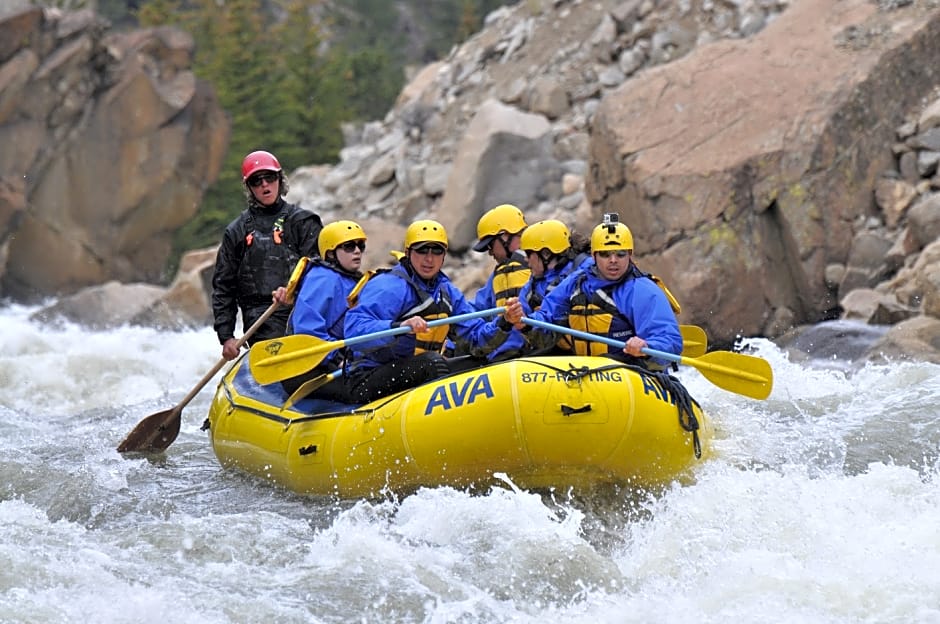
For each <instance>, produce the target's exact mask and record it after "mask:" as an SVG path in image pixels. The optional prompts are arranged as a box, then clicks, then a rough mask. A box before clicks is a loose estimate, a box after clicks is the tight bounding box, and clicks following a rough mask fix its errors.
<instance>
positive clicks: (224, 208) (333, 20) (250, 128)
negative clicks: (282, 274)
mask: <svg viewBox="0 0 940 624" xmlns="http://www.w3.org/2000/svg"><path fill="white" fill-rule="evenodd" d="M46 1H47V2H56V1H57V2H83V1H84V0H46ZM513 3H514V2H513V0H98V8H99V10H100V11H101V12H102V13H103V14H104V15H105V16H106V17H109V18H110V19H112V20H115V21H117V22H120V23H121V24H126V23H127V21H128V16H131V21H132V20H133V18H134V17H136V19H137V20H138V23H139V25H140V26H156V25H164V24H170V25H175V26H178V27H180V28H182V29H184V30H186V31H188V32H190V33H191V34H192V36H193V38H194V40H195V42H196V54H195V59H194V65H193V69H194V72H195V73H196V75H197V76H199V77H200V78H202V79H204V80H206V81H208V82H210V83H211V84H212V85H213V88H214V89H215V91H216V93H217V94H218V97H219V100H220V102H221V104H222V107H223V108H224V109H225V111H226V112H227V113H228V115H229V117H230V120H231V122H232V134H231V140H230V144H229V150H228V154H227V156H226V158H225V162H224V165H223V169H222V171H221V173H220V175H219V179H218V181H217V182H216V183H215V184H214V185H212V187H210V188H209V189H208V190H207V192H206V195H205V196H204V198H203V204H202V205H201V206H200V209H199V212H198V213H197V215H196V216H195V217H194V218H193V220H192V221H191V222H190V223H189V224H187V225H186V226H185V227H184V228H183V229H182V230H181V231H180V232H179V233H178V235H177V238H176V245H175V247H176V251H177V253H179V252H183V251H185V250H188V249H193V248H197V247H204V246H208V245H212V244H215V243H217V242H218V240H219V238H220V236H221V232H222V230H223V229H224V227H225V226H226V225H227V224H228V223H229V222H230V221H231V220H232V219H234V218H235V217H236V216H237V215H238V213H239V212H240V211H241V210H242V209H244V206H245V195H244V193H245V190H244V185H243V184H242V181H241V171H240V166H241V160H242V158H243V157H244V155H245V154H247V153H248V152H250V151H253V150H256V149H265V150H268V151H271V152H273V153H274V154H275V155H277V157H278V159H279V160H280V161H281V164H282V165H283V166H284V167H285V169H286V170H287V171H288V172H290V171H291V170H292V169H294V168H296V167H299V166H302V165H307V164H311V163H319V162H335V161H336V159H337V157H338V154H339V150H340V149H341V148H342V147H343V145H342V132H341V124H342V123H343V122H346V121H368V120H372V119H381V118H383V117H384V116H385V114H386V113H387V112H388V110H389V109H390V108H391V106H392V105H393V103H394V101H395V98H396V97H397V96H398V93H399V92H400V91H401V88H402V86H403V84H404V68H405V67H406V66H407V65H410V64H423V63H427V62H430V61H433V60H437V59H439V58H442V57H443V56H445V55H446V54H447V53H448V52H449V51H450V49H451V47H452V46H453V45H454V44H455V43H459V42H461V41H463V40H465V39H466V38H468V37H469V36H471V35H472V34H473V33H474V32H476V31H477V30H478V29H479V28H480V26H481V23H482V16H484V15H486V14H487V13H489V12H490V11H492V10H494V9H495V8H497V7H499V6H502V5H506V4H513ZM130 25H133V23H131V24H130Z"/></svg>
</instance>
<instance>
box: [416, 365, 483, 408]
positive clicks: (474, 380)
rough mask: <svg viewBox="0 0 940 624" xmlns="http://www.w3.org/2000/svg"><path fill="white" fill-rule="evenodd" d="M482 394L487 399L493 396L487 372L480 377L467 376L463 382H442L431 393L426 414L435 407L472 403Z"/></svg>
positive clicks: (450, 406) (459, 405) (451, 406)
mask: <svg viewBox="0 0 940 624" xmlns="http://www.w3.org/2000/svg"><path fill="white" fill-rule="evenodd" d="M481 396H482V397H484V398H487V399H492V398H493V387H492V386H490V378H489V375H487V374H486V373H484V374H482V375H480V376H479V377H476V376H470V377H467V378H466V379H465V380H464V381H463V383H462V384H460V383H458V382H457V381H452V382H450V383H447V384H441V385H440V386H438V387H436V388H434V392H432V393H431V398H430V399H428V404H427V406H426V407H425V408H424V415H425V416H427V415H428V414H430V413H431V411H433V410H434V408H435V407H440V408H442V409H445V410H449V409H452V408H454V407H461V406H463V405H470V404H471V403H473V402H474V401H476V400H477V398H478V397H481Z"/></svg>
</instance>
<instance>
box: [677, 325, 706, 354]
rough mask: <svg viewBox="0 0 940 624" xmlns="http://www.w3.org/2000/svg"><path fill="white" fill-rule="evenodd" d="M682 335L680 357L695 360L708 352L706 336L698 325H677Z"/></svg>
mask: <svg viewBox="0 0 940 624" xmlns="http://www.w3.org/2000/svg"><path fill="white" fill-rule="evenodd" d="M679 332H680V333H681V334H682V356H683V357H691V358H697V357H702V356H703V355H705V353H706V352H707V351H708V335H707V334H706V333H705V330H704V329H702V328H701V327H699V326H698V325H679Z"/></svg>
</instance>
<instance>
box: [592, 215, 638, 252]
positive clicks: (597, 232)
mask: <svg viewBox="0 0 940 624" xmlns="http://www.w3.org/2000/svg"><path fill="white" fill-rule="evenodd" d="M621 249H623V250H626V251H633V233H631V232H630V228H628V227H627V226H626V225H624V224H623V223H620V222H619V221H618V219H617V215H616V214H605V215H604V222H603V223H601V224H600V225H598V226H597V227H596V228H594V231H593V232H591V253H592V254H594V253H597V252H598V251H619V250H621Z"/></svg>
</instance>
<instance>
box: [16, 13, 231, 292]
mask: <svg viewBox="0 0 940 624" xmlns="http://www.w3.org/2000/svg"><path fill="white" fill-rule="evenodd" d="M0 40H2V44H0V143H2V144H3V145H16V146H17V148H16V149H15V150H4V151H2V152H0V244H2V245H3V247H2V251H3V253H0V261H2V262H0V294H2V295H5V296H12V297H15V298H19V299H29V298H36V297H41V296H44V295H50V294H58V293H69V292H74V291H75V290H77V289H79V288H81V287H83V286H88V285H94V284H101V283H104V282H107V281H109V280H119V281H124V282H137V281H146V282H161V281H163V278H164V275H163V272H164V270H165V267H166V264H167V260H168V259H169V256H170V253H171V240H172V237H173V235H174V233H175V232H176V230H178V229H179V228H180V227H181V226H182V225H183V224H184V223H186V222H187V221H188V220H189V219H190V218H191V217H192V216H193V215H194V214H195V212H196V210H197V208H198V205H199V200H200V198H201V196H202V193H203V192H204V190H205V189H206V187H207V186H208V185H209V184H211V183H212V182H213V181H214V180H215V179H216V177H217V176H218V172H219V170H220V169H221V166H222V159H223V158H224V155H225V151H226V147H227V143H228V133H229V122H228V120H227V118H226V116H225V114H224V112H223V111H222V109H221V107H220V105H219V102H218V100H217V98H216V97H215V95H214V93H213V92H212V90H211V89H210V88H209V87H208V86H207V85H206V84H205V83H202V82H200V81H198V80H197V79H196V78H195V76H194V75H193V73H192V70H191V65H192V55H193V41H192V38H191V37H190V36H189V35H188V34H186V33H183V32H182V31H179V30H175V29H172V28H157V29H146V30H137V31H131V32H128V33H109V31H108V27H107V23H106V22H105V21H103V20H102V19H101V18H99V17H97V16H95V15H94V14H93V13H91V12H90V11H78V12H60V11H57V10H52V9H48V10H42V9H38V8H32V7H30V8H26V9H23V10H21V11H18V12H12V13H11V14H10V13H8V14H5V16H4V17H0Z"/></svg>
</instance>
